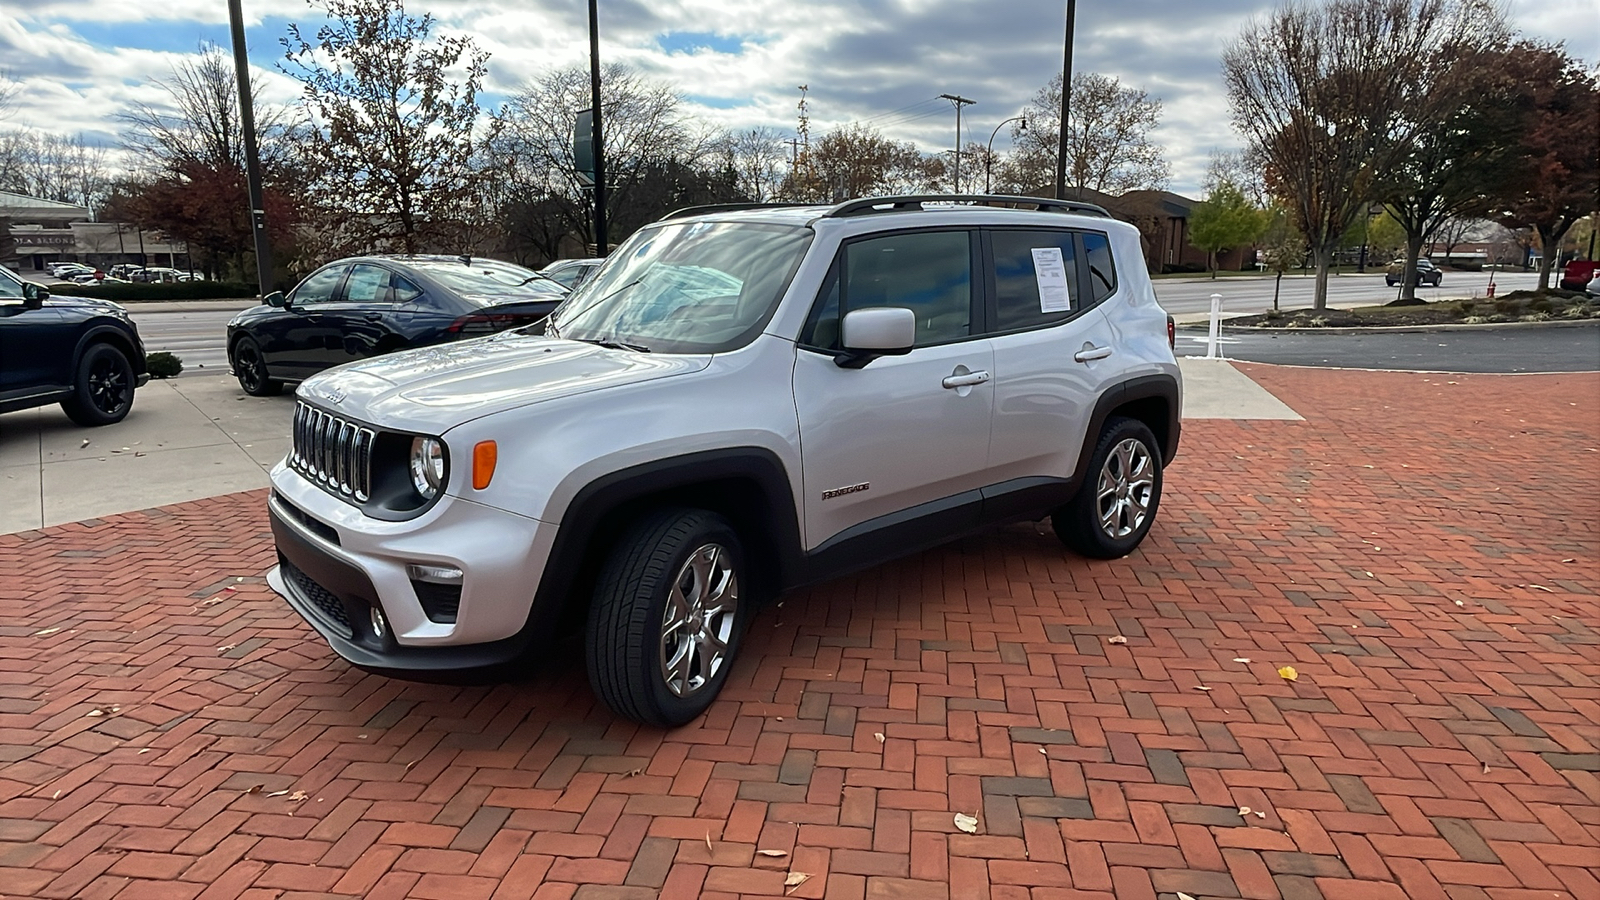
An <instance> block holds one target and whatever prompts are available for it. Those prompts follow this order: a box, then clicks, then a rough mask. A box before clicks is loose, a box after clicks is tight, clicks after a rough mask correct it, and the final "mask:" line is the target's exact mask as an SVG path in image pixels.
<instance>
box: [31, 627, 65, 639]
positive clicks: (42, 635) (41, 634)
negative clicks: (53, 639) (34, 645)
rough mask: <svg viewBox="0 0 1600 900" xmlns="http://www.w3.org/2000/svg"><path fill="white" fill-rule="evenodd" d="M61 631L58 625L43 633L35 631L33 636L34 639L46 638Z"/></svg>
mask: <svg viewBox="0 0 1600 900" xmlns="http://www.w3.org/2000/svg"><path fill="white" fill-rule="evenodd" d="M60 630H61V626H59V625H58V626H56V627H55V628H46V629H45V630H43V631H35V632H34V633H33V636H34V637H44V636H45V635H49V634H55V633H56V632H58V631H60Z"/></svg>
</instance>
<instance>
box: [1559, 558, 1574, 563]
mask: <svg viewBox="0 0 1600 900" xmlns="http://www.w3.org/2000/svg"><path fill="white" fill-rule="evenodd" d="M1562 562H1564V563H1569V562H1577V560H1576V559H1563V560H1562Z"/></svg>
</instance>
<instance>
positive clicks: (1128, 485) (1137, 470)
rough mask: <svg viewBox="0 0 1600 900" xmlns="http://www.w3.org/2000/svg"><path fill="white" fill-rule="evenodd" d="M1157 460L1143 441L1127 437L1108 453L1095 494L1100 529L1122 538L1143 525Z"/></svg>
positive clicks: (1148, 509)
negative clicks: (1097, 502)
mask: <svg viewBox="0 0 1600 900" xmlns="http://www.w3.org/2000/svg"><path fill="white" fill-rule="evenodd" d="M1155 483H1156V477H1155V459H1154V457H1152V456H1151V453H1150V448H1148V447H1146V446H1145V445H1144V443H1143V442H1142V441H1139V440H1135V439H1134V438H1126V439H1124V440H1122V441H1120V442H1118V443H1117V445H1116V446H1115V447H1113V448H1112V449H1111V452H1110V453H1108V454H1106V461H1105V464H1104V465H1102V466H1101V467H1100V478H1099V483H1098V485H1097V486H1096V496H1097V499H1098V501H1099V505H1098V507H1097V511H1098V513H1099V517H1100V528H1101V530H1103V531H1104V532H1105V533H1106V536H1107V537H1110V538H1113V539H1116V540H1121V539H1122V538H1125V537H1127V536H1128V535H1130V534H1133V533H1134V532H1135V531H1138V530H1139V528H1140V527H1141V526H1143V525H1144V520H1145V518H1146V516H1148V515H1149V513H1150V500H1151V497H1152V496H1153V495H1154V492H1155Z"/></svg>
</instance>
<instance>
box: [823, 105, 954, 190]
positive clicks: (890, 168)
mask: <svg viewBox="0 0 1600 900" xmlns="http://www.w3.org/2000/svg"><path fill="white" fill-rule="evenodd" d="M808 163H809V166H808V169H809V172H810V173H812V174H814V176H815V184H814V185H812V189H811V192H810V194H809V195H806V196H800V195H798V194H799V191H798V189H796V193H797V196H795V199H797V200H817V201H826V202H832V201H838V200H847V199H850V198H854V197H870V196H873V195H874V194H914V193H931V192H937V191H940V190H942V189H944V185H943V184H942V181H943V178H944V174H945V166H944V163H943V161H942V160H940V159H939V158H938V157H931V156H929V157H925V156H923V155H922V154H921V153H920V152H918V150H917V148H916V145H914V144H911V143H909V142H906V143H902V142H899V141H892V140H890V139H888V138H886V137H884V136H883V135H882V134H881V133H879V132H878V130H877V129H875V128H872V127H870V126H867V125H863V124H861V123H852V124H850V125H841V126H839V127H837V128H834V129H833V130H832V131H829V132H828V133H827V134H825V135H823V136H822V137H821V138H819V139H818V140H816V141H814V142H813V143H812V145H811V152H810V155H809V159H808Z"/></svg>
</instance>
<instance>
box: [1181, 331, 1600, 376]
mask: <svg viewBox="0 0 1600 900" xmlns="http://www.w3.org/2000/svg"><path fill="white" fill-rule="evenodd" d="M1200 324H1201V325H1204V323H1200ZM1595 325H1600V319H1577V320H1573V321H1562V320H1560V319H1551V320H1550V321H1548V322H1484V323H1483V324H1480V325H1464V324H1441V325H1352V326H1345V327H1337V328H1335V327H1328V328H1275V327H1272V326H1269V325H1229V324H1228V322H1227V320H1223V322H1222V330H1223V331H1226V332H1231V333H1233V334H1427V333H1432V332H1439V331H1486V330H1494V329H1496V328H1583V327H1586V326H1595ZM1178 327H1179V328H1190V327H1196V328H1198V327H1199V326H1194V325H1179V326H1178ZM1200 330H1204V329H1203V328H1202V329H1200ZM1408 371H1409V370H1408Z"/></svg>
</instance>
